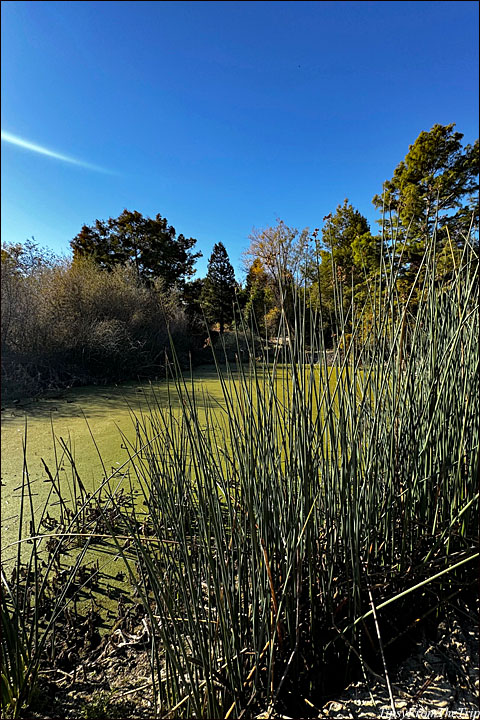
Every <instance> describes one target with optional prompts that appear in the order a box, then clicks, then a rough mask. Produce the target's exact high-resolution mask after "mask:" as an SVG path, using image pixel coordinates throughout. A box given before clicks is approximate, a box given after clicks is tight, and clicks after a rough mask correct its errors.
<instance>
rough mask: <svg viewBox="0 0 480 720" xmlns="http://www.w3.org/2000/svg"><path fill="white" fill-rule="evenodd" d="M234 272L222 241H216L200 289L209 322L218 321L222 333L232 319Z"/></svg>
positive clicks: (234, 288)
mask: <svg viewBox="0 0 480 720" xmlns="http://www.w3.org/2000/svg"><path fill="white" fill-rule="evenodd" d="M235 290H236V282H235V273H234V270H233V267H232V265H231V264H230V260H229V259H228V255H227V251H226V250H225V246H224V245H223V243H221V242H220V243H216V244H215V245H214V247H213V251H212V254H211V255H210V259H209V261H208V271H207V277H206V278H205V282H204V285H203V289H202V294H201V305H202V308H203V311H204V313H205V317H206V318H207V320H208V322H209V323H211V324H214V323H219V325H220V333H221V334H222V333H223V331H224V329H225V325H226V324H228V323H230V322H231V321H232V320H233V303H234V300H235Z"/></svg>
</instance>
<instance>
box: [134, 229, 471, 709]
mask: <svg viewBox="0 0 480 720" xmlns="http://www.w3.org/2000/svg"><path fill="white" fill-rule="evenodd" d="M394 256H395V248H393V250H392V254H391V256H389V255H388V254H387V255H385V256H384V257H383V258H382V265H381V271H380V272H379V274H378V276H377V277H376V278H375V279H374V280H373V281H371V283H370V286H369V288H368V297H367V300H366V301H364V303H363V306H362V307H358V306H357V305H356V304H355V302H354V301H353V302H352V303H351V305H350V307H349V308H348V309H345V308H344V303H343V298H342V286H341V283H340V282H339V281H338V280H336V287H335V297H336V300H337V312H336V321H337V324H338V332H337V335H336V338H335V343H334V348H333V355H334V359H333V363H332V361H330V360H329V358H330V354H329V353H328V352H327V348H326V346H325V342H324V336H323V332H322V330H321V328H322V327H323V318H322V313H321V310H320V309H315V308H311V307H309V306H308V301H307V297H306V294H305V293H302V292H300V291H297V292H296V293H294V311H293V315H290V317H287V313H286V312H285V311H284V308H282V315H281V325H280V328H279V333H278V335H279V337H280V338H283V339H284V342H283V343H282V344H280V343H279V342H277V344H275V345H273V346H271V347H269V348H268V346H267V348H266V346H265V343H264V342H263V341H262V340H259V339H258V338H255V333H254V332H252V331H253V330H254V328H245V327H241V320H239V324H240V331H241V332H242V334H243V336H244V337H245V338H247V341H248V343H249V361H248V362H246V363H245V362H243V363H242V362H241V361H240V360H239V359H238V358H240V352H239V354H238V358H237V363H236V364H235V365H234V366H232V365H231V364H229V362H228V360H227V358H226V357H225V358H224V357H222V352H221V349H220V350H217V351H216V352H215V362H216V370H217V374H218V380H219V383H220V384H221V387H222V391H223V402H222V403H221V404H220V405H219V406H218V407H215V409H213V408H211V407H210V406H209V399H208V397H205V396H203V395H202V394H200V393H199V392H198V390H197V388H196V386H195V384H194V382H193V377H191V378H190V379H189V378H188V377H185V376H184V375H183V374H182V372H181V369H180V367H179V364H178V362H177V361H176V357H175V351H174V348H172V357H173V360H172V362H171V365H170V368H169V377H168V382H169V384H170V387H171V393H172V397H173V396H175V397H176V398H179V399H180V406H181V408H182V410H181V413H180V415H175V414H174V413H173V412H172V409H171V407H170V406H168V407H163V408H162V407H160V406H156V407H155V406H154V407H152V408H151V413H150V414H149V415H148V416H147V415H144V416H138V417H136V427H137V439H136V442H135V443H134V444H132V445H131V453H132V467H133V469H134V472H135V474H136V477H137V480H138V483H139V485H140V487H141V489H142V493H143V500H144V504H145V506H146V516H147V521H146V523H145V526H144V528H146V527H148V532H149V533H150V535H151V537H153V538H154V540H155V541H154V542H152V541H149V542H148V543H147V542H145V536H144V534H143V533H142V532H140V531H139V530H138V528H139V523H137V522H132V518H131V517H128V516H125V517H124V523H125V529H124V532H125V533H127V534H130V535H131V537H132V539H133V541H134V547H135V552H136V556H137V557H136V564H135V566H133V565H131V564H130V572H131V578H132V580H133V581H134V582H136V583H137V585H138V588H139V592H140V594H141V596H142V598H143V602H144V604H145V607H146V609H147V611H148V613H149V616H150V622H151V626H152V653H151V660H152V672H153V677H154V687H155V693H156V703H157V710H158V712H159V714H160V715H161V716H165V717H192V716H195V717H230V716H232V717H242V716H245V715H248V714H251V712H252V711H253V710H254V709H258V708H259V707H263V708H265V707H267V706H270V707H273V706H274V705H275V703H277V702H278V701H279V700H281V699H282V698H283V699H285V693H286V692H287V690H289V691H290V692H292V691H293V689H294V688H295V686H296V687H297V691H298V692H301V693H304V695H308V693H312V696H311V697H314V696H315V695H314V693H315V692H317V693H318V692H319V695H320V696H321V695H322V693H323V694H324V695H325V694H326V692H327V687H326V685H327V683H328V663H329V662H331V661H332V658H334V657H336V656H340V655H341V649H340V648H342V647H344V644H343V643H342V642H341V639H342V638H343V639H344V640H346V642H347V645H348V646H349V647H350V648H352V647H353V648H357V647H359V643H360V641H361V634H362V632H363V631H365V632H366V633H367V636H368V637H371V633H370V634H369V633H368V627H367V624H366V619H367V618H368V617H369V616H371V615H372V610H371V602H373V600H370V599H369V597H370V596H369V593H370V588H372V591H373V596H374V598H375V603H376V605H379V606H380V607H386V606H388V605H390V606H391V605H392V604H393V603H394V602H397V603H398V605H399V606H400V603H401V601H402V599H404V598H405V597H407V598H408V599H410V598H409V594H410V593H413V592H417V590H416V588H417V587H421V588H423V590H427V591H428V592H432V600H431V603H432V604H434V602H438V598H436V595H437V594H438V593H441V590H442V586H443V587H448V588H449V590H450V593H451V591H452V588H453V589H454V591H455V589H459V588H460V587H461V584H462V583H465V582H467V583H468V582H469V581H471V576H472V569H473V568H474V564H472V561H473V560H474V559H475V558H476V557H478V553H477V552H476V517H477V511H478V489H477V488H476V475H477V470H478V418H477V412H476V401H475V399H476V398H477V397H478V307H477V287H478V256H477V253H476V249H475V246H474V243H473V242H471V241H470V240H468V239H467V241H466V242H465V246H464V250H463V256H462V259H461V262H460V264H459V266H457V267H456V268H455V270H454V273H453V277H452V278H451V279H450V280H449V282H448V283H444V284H443V285H440V286H439V285H438V283H437V282H436V278H435V252H434V243H431V244H430V245H429V246H428V248H427V250H426V253H425V256H424V258H423V260H422V263H421V265H420V268H419V270H418V274H417V278H416V281H415V283H414V285H413V287H412V288H411V289H410V298H408V297H407V298H405V297H402V296H401V294H400V292H399V290H398V285H399V284H398V280H399V274H398V273H399V271H398V270H397V269H396V268H395V261H394ZM334 277H336V273H334ZM414 295H415V312H412V309H411V308H412V302H411V299H412V297H413V296H414ZM347 331H348V332H347ZM307 337H308V339H309V345H308V346H307V344H306V338H307ZM258 357H260V361H258V360H256V358H258ZM222 360H223V361H224V362H221V361H222ZM200 409H202V412H203V413H204V415H203V416H202V414H201V413H200ZM202 417H204V418H205V419H204V420H202V419H201V418H202ZM139 447H141V448H142V452H141V454H140V455H139V454H138V448H139ZM150 540H151V538H150ZM460 568H461V570H460ZM459 573H460V574H459ZM440 578H441V580H440ZM433 590H434V591H435V592H433ZM332 653H333V654H332ZM358 654H359V653H358V651H356V652H355V653H354V654H350V655H349V658H348V662H347V660H345V662H344V667H346V668H347V669H346V675H345V677H347V673H348V667H349V665H354V664H355V663H357V662H358V661H357V659H356V658H357V656H358ZM360 655H361V652H360ZM322 675H323V680H322ZM300 679H301V682H300ZM300 688H301V689H300ZM282 693H283V695H282ZM304 699H305V700H307V701H309V702H310V700H309V697H305V698H304Z"/></svg>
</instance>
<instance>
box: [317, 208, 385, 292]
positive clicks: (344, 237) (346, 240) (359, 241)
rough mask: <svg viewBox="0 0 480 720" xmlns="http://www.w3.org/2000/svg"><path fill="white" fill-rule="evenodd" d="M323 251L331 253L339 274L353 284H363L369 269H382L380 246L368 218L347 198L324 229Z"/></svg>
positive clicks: (329, 217) (328, 220)
mask: <svg viewBox="0 0 480 720" xmlns="http://www.w3.org/2000/svg"><path fill="white" fill-rule="evenodd" d="M322 240H323V243H322V244H323V248H324V249H325V248H326V249H327V251H328V252H329V253H331V255H332V258H333V262H334V264H335V266H336V267H337V269H338V271H339V273H340V274H341V275H342V276H343V277H344V279H346V280H347V279H348V280H350V282H351V279H352V276H354V277H353V282H354V284H356V282H358V281H361V280H362V278H363V275H364V272H365V270H366V269H368V270H369V271H370V270H373V269H374V268H376V267H378V263H379V260H380V246H379V240H378V238H375V237H373V236H372V234H371V232H370V225H369V224H368V221H367V219H366V218H365V217H364V216H363V215H362V214H361V213H360V212H359V211H358V210H355V208H354V207H353V206H352V205H351V204H349V202H348V198H345V200H344V201H343V205H338V206H337V209H336V212H335V214H334V215H329V216H327V218H326V223H325V225H324V227H323V229H322Z"/></svg>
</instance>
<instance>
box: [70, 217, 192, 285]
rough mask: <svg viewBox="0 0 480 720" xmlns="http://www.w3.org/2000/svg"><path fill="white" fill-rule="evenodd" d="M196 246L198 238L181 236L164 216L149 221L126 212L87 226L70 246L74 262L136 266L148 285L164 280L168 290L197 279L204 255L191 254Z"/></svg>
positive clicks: (109, 267)
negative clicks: (90, 260) (86, 259)
mask: <svg viewBox="0 0 480 720" xmlns="http://www.w3.org/2000/svg"><path fill="white" fill-rule="evenodd" d="M195 243H196V240H195V239H194V238H186V237H184V235H181V234H180V235H178V236H177V235H176V232H175V228H174V227H172V226H171V225H168V223H167V220H166V218H162V216H161V215H156V216H155V218H148V217H143V215H141V213H139V212H136V211H135V212H130V211H129V210H124V211H123V213H122V214H121V215H119V217H118V218H110V219H109V220H108V221H107V222H103V221H100V220H96V221H95V225H93V226H91V227H89V226H87V225H84V226H83V228H82V230H81V231H80V233H79V234H78V235H77V236H76V237H75V238H74V239H73V240H72V241H71V243H70V245H71V247H72V249H73V259H74V260H75V259H77V258H81V257H91V258H93V260H94V261H95V262H96V263H97V265H99V266H100V267H101V268H102V269H104V270H113V268H114V267H116V266H117V265H133V266H134V267H135V269H136V272H137V275H138V276H139V277H140V278H141V279H142V280H143V281H144V282H146V283H147V284H151V283H153V281H154V280H157V279H160V280H161V281H162V285H163V287H164V289H167V290H168V289H170V288H172V287H173V286H174V285H181V284H182V283H183V282H184V281H185V279H186V278H188V277H190V276H191V275H193V273H194V270H193V265H194V263H195V260H196V259H197V258H198V257H200V255H201V253H192V252H190V251H191V249H192V248H193V246H194V245H195Z"/></svg>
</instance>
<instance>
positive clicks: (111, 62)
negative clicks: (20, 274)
mask: <svg viewBox="0 0 480 720" xmlns="http://www.w3.org/2000/svg"><path fill="white" fill-rule="evenodd" d="M478 14H479V8H478V3H477V2H460V1H457V2H403V1H402V2H363V1H362V2H39V1H38V0H37V1H35V2H13V1H7V2H2V132H4V133H7V134H10V135H7V136H6V137H7V138H8V137H11V136H14V138H20V140H21V141H23V142H25V143H30V144H31V145H34V146H37V147H38V146H39V147H40V148H46V149H47V150H48V151H51V152H52V153H56V154H59V155H61V156H64V157H67V158H72V159H74V160H77V161H80V164H79V163H77V164H75V163H73V162H69V161H67V160H64V159H59V158H57V157H54V156H52V155H46V154H42V153H40V152H38V149H37V150H36V149H35V148H33V149H32V147H25V146H23V147H21V146H19V145H18V144H13V143H12V142H11V141H10V142H8V141H5V140H2V239H3V240H4V241H6V242H23V241H25V239H26V238H28V237H31V236H32V235H34V236H35V239H36V240H37V242H38V243H39V244H40V245H43V246H47V247H49V248H51V249H53V250H54V251H56V252H57V253H68V252H69V241H70V240H71V239H72V237H74V236H75V235H76V234H77V233H78V232H79V230H80V228H81V226H82V225H83V224H87V225H89V224H92V223H93V222H94V221H95V219H96V218H99V219H107V218H108V217H111V216H113V217H116V216H117V215H119V214H120V213H121V212H122V210H123V209H124V208H128V209H130V210H138V211H140V212H141V213H143V214H144V215H150V216H152V215H155V214H156V213H160V214H161V215H163V216H164V217H166V218H167V219H168V221H169V223H171V224H172V225H174V227H175V228H176V230H177V232H182V233H184V234H185V235H187V236H193V237H196V238H197V240H198V243H197V249H199V250H201V251H202V252H203V254H204V257H203V259H202V260H200V261H199V262H198V264H197V268H198V273H197V276H198V275H200V276H203V275H204V274H205V270H206V263H207V260H208V257H209V255H210V253H211V250H212V247H213V244H214V243H215V242H219V241H222V242H223V243H224V245H225V246H226V248H227V251H228V253H229V255H230V258H231V260H232V263H233V264H234V267H235V268H236V270H237V271H238V277H239V278H240V277H241V272H240V267H241V262H240V255H241V252H242V250H243V249H244V248H245V247H246V246H247V244H248V235H249V233H250V232H251V230H252V227H253V226H255V227H265V226H267V225H272V224H274V223H275V221H276V219H277V218H281V219H283V220H284V221H285V222H286V223H287V224H289V225H292V226H295V227H298V228H303V227H305V226H309V227H310V228H311V229H313V228H314V227H321V225H322V218H323V216H324V215H326V214H327V213H329V212H331V211H332V210H333V211H334V210H335V208H336V206H337V205H338V204H339V203H341V202H343V199H344V198H345V197H348V198H349V200H350V201H351V202H352V204H353V205H354V206H355V207H356V208H358V209H359V210H360V211H361V212H362V213H363V214H364V215H366V216H367V218H368V219H369V220H370V222H371V223H372V224H373V223H374V221H375V218H376V214H375V211H374V208H373V206H372V204H371V200H372V197H373V195H374V194H375V193H377V192H380V191H381V188H382V183H383V181H384V180H386V179H387V178H390V177H391V176H392V174H393V170H394V168H395V167H396V165H397V164H398V163H399V162H400V160H402V159H403V158H404V156H405V154H406V152H407V151H408V146H409V144H411V143H413V142H414V140H415V139H416V137H417V136H418V134H419V133H420V132H421V131H422V130H429V129H430V128H431V127H432V126H433V125H434V124H435V123H441V124H447V123H450V122H455V123H456V124H457V130H459V131H460V132H462V133H464V135H465V137H464V142H473V141H474V140H475V138H476V137H478ZM92 166H93V167H92ZM104 171H107V172H104Z"/></svg>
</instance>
